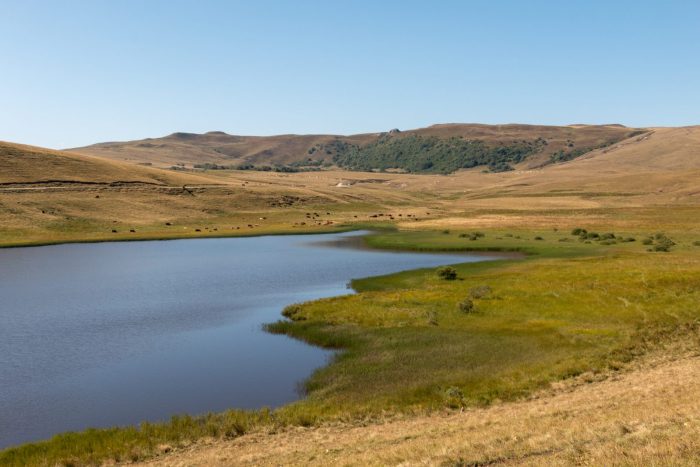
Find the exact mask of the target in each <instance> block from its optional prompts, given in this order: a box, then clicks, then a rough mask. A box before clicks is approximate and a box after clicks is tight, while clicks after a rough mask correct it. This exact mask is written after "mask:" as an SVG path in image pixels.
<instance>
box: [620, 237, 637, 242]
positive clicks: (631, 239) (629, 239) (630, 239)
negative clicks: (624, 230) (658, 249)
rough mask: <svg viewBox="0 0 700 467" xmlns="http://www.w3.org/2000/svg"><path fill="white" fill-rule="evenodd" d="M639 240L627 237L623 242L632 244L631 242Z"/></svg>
mask: <svg viewBox="0 0 700 467" xmlns="http://www.w3.org/2000/svg"><path fill="white" fill-rule="evenodd" d="M636 241H637V239H636V238H634V237H627V238H625V239H624V240H623V242H626V243H630V242H636Z"/></svg>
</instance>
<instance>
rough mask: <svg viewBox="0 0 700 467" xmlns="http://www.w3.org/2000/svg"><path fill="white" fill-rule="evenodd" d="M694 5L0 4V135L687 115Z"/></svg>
mask: <svg viewBox="0 0 700 467" xmlns="http://www.w3.org/2000/svg"><path fill="white" fill-rule="evenodd" d="M699 85H700V1H699V0H689V1H682V0H677V1H673V0H668V1H662V0H657V1H645V0H635V1H627V0H614V1H613V0H607V1H597V0H580V1H574V0H572V1H568V0H567V1H564V0H550V1H543V0H522V1H516V0H511V1H506V0H483V1H476V0H475V1H467V0H464V1H448V0H444V1H438V0H432V1H428V0H426V1H410V0H403V1H398V0H396V1H380V0H374V1H359V0H355V1H353V0H345V1H334V0H319V1H305V0H288V1H265V0H262V1H261V0H249V1H246V2H243V1H233V0H231V1H204V0H197V1H195V0H192V1H179V0H167V1H158V0H133V1H130V0H109V1H108V0H104V1H103V0H84V1H71V0H62V1H53V0H46V1H34V0H0V139H1V140H8V141H16V142H23V143H27V144H35V145H40V146H48V147H54V148H65V147H74V146H81V145H86V144H91V143H95V142H100V141H114V140H128V139H140V138H145V137H157V136H163V135H166V134H169V133H172V132H175V131H189V132H206V131H211V130H221V131H226V132H228V133H232V134H260V135H268V134H278V133H341V134H350V133H358V132H370V131H384V130H387V129H391V128H394V127H397V128H401V129H408V128H416V127H421V126H426V125H430V124H433V123H441V122H479V123H510V122H518V123H542V124H569V123H623V124H625V125H629V126H651V125H669V126H670V125H690V124H700V86H699Z"/></svg>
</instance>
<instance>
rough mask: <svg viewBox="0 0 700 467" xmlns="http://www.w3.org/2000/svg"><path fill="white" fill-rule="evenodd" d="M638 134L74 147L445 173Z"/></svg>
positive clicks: (605, 131) (564, 154)
mask: <svg viewBox="0 0 700 467" xmlns="http://www.w3.org/2000/svg"><path fill="white" fill-rule="evenodd" d="M640 131H641V130H634V129H629V128H625V127H623V126H619V125H598V126H586V125H574V126H567V127H554V126H536V125H474V124H448V125H435V126H431V127H428V128H421V129H416V130H408V131H404V132H401V131H398V130H392V131H390V132H386V133H368V134H360V135H352V136H340V135H278V136H235V135H228V134H226V133H223V132H209V133H205V134H194V133H173V134H172V135H169V136H166V137H163V138H149V139H146V140H140V141H127V142H110V143H101V144H96V145H93V146H87V147H84V148H77V149H74V150H73V151H77V152H80V153H85V154H92V155H97V156H101V157H105V158H110V159H114V160H120V161H128V162H136V163H149V164H153V165H155V166H160V167H173V166H174V167H186V168H193V167H195V166H199V167H226V168H233V167H248V168H258V169H260V168H269V167H272V168H274V167H284V168H285V169H286V170H298V169H299V168H306V169H314V168H319V167H326V166H328V165H330V164H336V165H338V166H340V167H343V168H348V169H352V170H383V169H400V170H404V171H410V172H434V173H451V172H454V171H455V170H458V169H460V168H470V167H475V166H483V167H485V168H490V169H491V170H494V171H499V170H507V169H509V168H510V167H511V166H521V167H525V166H527V167H536V166H542V165H547V164H550V163H553V162H561V161H564V160H570V159H573V158H575V157H578V156H580V155H582V154H584V153H586V152H588V151H590V150H592V149H595V148H599V147H603V146H609V145H611V144H613V143H615V142H618V141H620V140H622V139H624V138H627V137H629V136H630V135H634V134H636V133H638V132H640Z"/></svg>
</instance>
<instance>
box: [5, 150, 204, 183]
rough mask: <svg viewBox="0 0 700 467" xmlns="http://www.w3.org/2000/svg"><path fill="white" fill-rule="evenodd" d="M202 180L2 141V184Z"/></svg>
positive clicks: (194, 181) (190, 181)
mask: <svg viewBox="0 0 700 467" xmlns="http://www.w3.org/2000/svg"><path fill="white" fill-rule="evenodd" d="M198 181H199V182H201V181H202V180H201V179H199V178H197V177H196V176H195V177H187V176H182V175H178V174H175V173H172V172H166V171H162V170H154V169H150V168H146V167H138V166H133V165H131V164H126V163H123V162H116V161H110V160H107V159H103V158H96V157H91V156H86V155H81V154H73V153H70V152H65V151H53V150H51V149H45V148H38V147H34V146H25V145H21V144H14V143H7V142H2V141H0V183H2V184H13V183H14V184H21V183H45V182H80V183H115V182H122V183H134V182H140V183H152V184H159V185H164V184H180V185H182V184H185V183H188V182H189V183H196V182H198Z"/></svg>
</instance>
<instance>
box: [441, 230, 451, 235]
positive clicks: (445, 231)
mask: <svg viewBox="0 0 700 467" xmlns="http://www.w3.org/2000/svg"><path fill="white" fill-rule="evenodd" d="M442 233H443V234H444V235H449V233H450V231H449V230H448V229H445V230H443V231H442Z"/></svg>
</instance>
